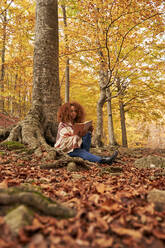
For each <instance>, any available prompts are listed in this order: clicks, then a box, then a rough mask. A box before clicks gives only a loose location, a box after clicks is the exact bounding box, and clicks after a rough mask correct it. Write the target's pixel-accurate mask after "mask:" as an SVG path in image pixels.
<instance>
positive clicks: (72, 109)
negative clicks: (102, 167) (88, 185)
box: [55, 102, 118, 164]
mask: <svg viewBox="0 0 165 248" xmlns="http://www.w3.org/2000/svg"><path fill="white" fill-rule="evenodd" d="M84 119H85V113H84V109H83V107H82V106H81V105H80V104H79V103H77V102H70V103H65V104H63V105H62V106H61V107H60V109H59V111H58V121H59V126H58V132H57V138H56V144H55V148H56V150H60V151H63V152H65V153H67V154H68V155H69V156H71V157H80V158H83V159H84V160H88V161H90V162H98V163H101V164H105V163H106V164H111V163H112V162H113V161H114V159H115V158H116V157H117V154H118V152H117V151H115V152H114V154H113V155H112V156H111V157H100V156H96V155H94V154H91V153H90V152H89V149H90V146H91V133H92V131H93V127H92V126H91V127H90V128H89V130H88V132H87V133H84V131H83V130H82V129H80V128H79V129H78V128H77V126H76V125H75V124H76V123H81V122H83V121H84Z"/></svg>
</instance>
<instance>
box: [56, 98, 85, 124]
mask: <svg viewBox="0 0 165 248" xmlns="http://www.w3.org/2000/svg"><path fill="white" fill-rule="evenodd" d="M72 106H74V107H75V110H76V112H77V116H76V119H75V120H74V122H75V123H77V122H83V121H84V119H85V112H84V108H83V107H82V106H81V105H80V104H79V103H78V102H67V103H64V104H63V105H62V106H61V107H60V108H59V110H58V113H57V119H58V122H64V123H68V122H72V119H71V115H70V113H71V107H72Z"/></svg>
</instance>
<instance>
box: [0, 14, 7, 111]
mask: <svg viewBox="0 0 165 248" xmlns="http://www.w3.org/2000/svg"><path fill="white" fill-rule="evenodd" d="M6 16H7V13H6V10H5V11H4V13H3V29H2V30H3V34H2V35H3V38H2V51H1V62H2V64H1V77H0V111H1V112H4V110H5V109H4V96H3V93H4V78H5V51H6V24H7V17H6Z"/></svg>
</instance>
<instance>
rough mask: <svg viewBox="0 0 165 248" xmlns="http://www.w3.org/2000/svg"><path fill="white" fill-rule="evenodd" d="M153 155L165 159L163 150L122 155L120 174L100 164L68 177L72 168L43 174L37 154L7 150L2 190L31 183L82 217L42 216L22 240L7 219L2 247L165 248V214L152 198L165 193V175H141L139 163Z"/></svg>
mask: <svg viewBox="0 0 165 248" xmlns="http://www.w3.org/2000/svg"><path fill="white" fill-rule="evenodd" d="M103 153H104V155H107V152H106V151H103ZM148 154H155V155H161V156H165V153H163V151H159V150H157V151H156V150H155V151H152V150H149V149H137V150H134V151H133V150H131V151H127V150H120V153H119V156H118V159H117V161H116V162H115V163H114V164H113V165H112V166H114V167H119V168H118V170H117V171H115V173H110V171H109V170H108V168H110V166H107V165H102V166H99V165H97V164H96V165H94V166H91V169H90V170H84V169H80V171H78V172H68V171H67V168H66V167H64V168H60V169H50V170H46V169H40V167H39V165H40V164H42V161H41V159H39V158H36V157H35V156H34V155H27V154H19V153H17V152H15V151H9V150H6V149H1V156H0V187H1V188H5V187H6V188H7V187H11V186H16V185H20V184H22V183H30V184H31V185H34V186H37V187H38V189H39V190H41V192H42V193H43V194H44V195H45V196H48V197H50V198H52V199H53V200H58V201H59V202H61V203H64V204H66V205H67V206H69V207H72V208H75V209H76V210H77V215H76V216H75V217H74V218H71V219H65V220H59V219H56V218H53V217H49V216H41V215H38V214H36V215H35V218H34V220H33V224H32V225H31V226H26V227H25V228H24V229H23V230H21V231H20V233H19V236H18V237H17V238H12V236H11V233H10V230H9V228H8V227H7V225H6V224H5V222H4V218H3V217H2V216H1V217H0V247H1V248H3V247H4V248H6V247H10V248H11V247H15V248H17V247H28V248H37V247H40V248H46V247H50V248H53V247H56V248H62V247H67V248H79V247H81V248H89V247H94V248H99V247H101V248H102V247H114V248H124V247H131V248H134V247H138V248H139V247H141V248H143V247H150V248H155V247H156V248H163V247H165V212H158V211H156V210H155V209H154V206H153V204H151V203H148V202H147V199H146V197H147V193H148V192H149V191H150V190H151V189H153V188H157V189H161V190H165V180H164V176H163V175H160V174H159V169H142V170H138V169H136V168H135V167H134V164H133V163H134V161H135V160H136V159H137V158H140V157H143V156H147V155H148ZM120 168H121V169H123V172H121V171H120Z"/></svg>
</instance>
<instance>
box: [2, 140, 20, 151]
mask: <svg viewBox="0 0 165 248" xmlns="http://www.w3.org/2000/svg"><path fill="white" fill-rule="evenodd" d="M0 147H3V148H6V149H8V150H21V149H25V145H23V144H21V143H20V142H17V141H6V142H3V143H1V144H0Z"/></svg>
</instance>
